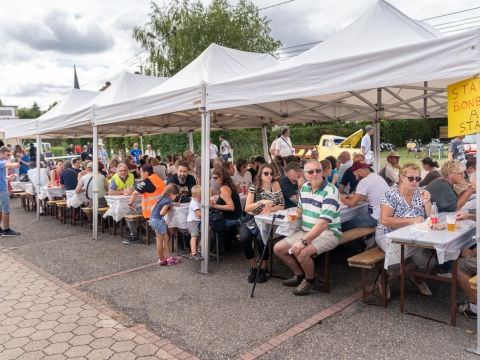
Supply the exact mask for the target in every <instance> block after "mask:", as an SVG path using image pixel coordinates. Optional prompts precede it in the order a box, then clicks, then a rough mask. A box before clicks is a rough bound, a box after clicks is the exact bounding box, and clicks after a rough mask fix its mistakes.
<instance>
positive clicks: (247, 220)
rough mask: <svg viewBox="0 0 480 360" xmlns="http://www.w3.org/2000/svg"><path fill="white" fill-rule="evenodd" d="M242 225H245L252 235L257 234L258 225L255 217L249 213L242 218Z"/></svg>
mask: <svg viewBox="0 0 480 360" xmlns="http://www.w3.org/2000/svg"><path fill="white" fill-rule="evenodd" d="M242 226H244V227H246V228H247V229H248V230H249V231H250V233H251V234H252V235H254V236H255V235H257V234H258V231H259V230H258V226H257V223H256V221H255V217H254V216H253V215H251V214H247V215H246V216H245V217H244V218H243V219H242Z"/></svg>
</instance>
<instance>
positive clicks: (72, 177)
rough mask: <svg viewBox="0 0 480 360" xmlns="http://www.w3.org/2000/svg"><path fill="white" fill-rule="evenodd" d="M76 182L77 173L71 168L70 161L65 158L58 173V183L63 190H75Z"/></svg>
mask: <svg viewBox="0 0 480 360" xmlns="http://www.w3.org/2000/svg"><path fill="white" fill-rule="evenodd" d="M77 184H78V173H77V172H76V171H75V170H74V169H73V167H72V163H71V162H70V161H69V160H65V162H64V163H63V171H62V173H61V174H60V185H61V186H62V187H63V188H64V189H65V190H75V189H76V188H77Z"/></svg>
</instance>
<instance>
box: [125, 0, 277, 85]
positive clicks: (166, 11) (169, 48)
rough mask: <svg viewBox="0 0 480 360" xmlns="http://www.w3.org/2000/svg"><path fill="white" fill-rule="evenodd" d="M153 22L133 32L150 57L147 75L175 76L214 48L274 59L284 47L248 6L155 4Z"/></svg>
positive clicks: (195, 0) (191, 1)
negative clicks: (262, 55)
mask: <svg viewBox="0 0 480 360" xmlns="http://www.w3.org/2000/svg"><path fill="white" fill-rule="evenodd" d="M151 10H152V11H151V13H150V20H149V21H148V22H147V23H146V24H144V25H143V26H140V27H135V28H134V31H133V37H134V39H135V40H137V41H138V42H139V43H140V44H141V45H142V47H143V48H145V49H147V50H148V52H149V58H148V61H147V64H146V66H145V73H146V74H148V75H156V76H172V75H174V74H176V73H177V72H178V71H179V70H181V69H182V68H184V67H185V66H186V65H188V64H189V63H190V62H192V61H193V60H194V59H195V58H196V57H197V56H198V55H200V54H201V53H202V51H204V50H205V49H206V48H207V47H208V46H209V45H210V44H211V43H216V44H219V45H223V46H226V47H230V48H235V49H238V50H243V51H251V52H259V53H269V54H272V55H273V54H275V52H276V51H277V50H278V48H279V47H280V46H281V43H280V42H279V41H276V40H275V39H273V38H272V37H271V36H270V25H269V21H268V20H267V19H266V18H265V17H261V16H260V15H259V13H258V8H257V7H256V6H255V5H254V4H253V3H251V2H250V1H247V0H240V1H239V2H238V3H237V4H236V5H235V6H233V5H231V4H229V3H228V1H227V0H213V1H212V2H211V3H210V5H208V6H205V5H204V4H203V2H202V1H199V0H173V1H171V2H169V3H168V4H165V5H158V4H156V3H155V2H152V3H151Z"/></svg>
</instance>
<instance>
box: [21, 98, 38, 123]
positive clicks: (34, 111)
mask: <svg viewBox="0 0 480 360" xmlns="http://www.w3.org/2000/svg"><path fill="white" fill-rule="evenodd" d="M17 115H18V117H19V118H20V119H35V118H37V117H39V116H40V115H42V111H41V110H40V107H39V106H38V104H37V103H36V102H34V103H33V105H32V107H31V108H18V110H17Z"/></svg>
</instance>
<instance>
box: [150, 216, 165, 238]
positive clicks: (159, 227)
mask: <svg viewBox="0 0 480 360" xmlns="http://www.w3.org/2000/svg"><path fill="white" fill-rule="evenodd" d="M149 223H150V226H151V227H152V229H153V230H154V231H155V234H157V235H163V234H166V233H167V231H168V227H167V224H166V223H165V220H164V219H155V218H153V219H150V221H149Z"/></svg>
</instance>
